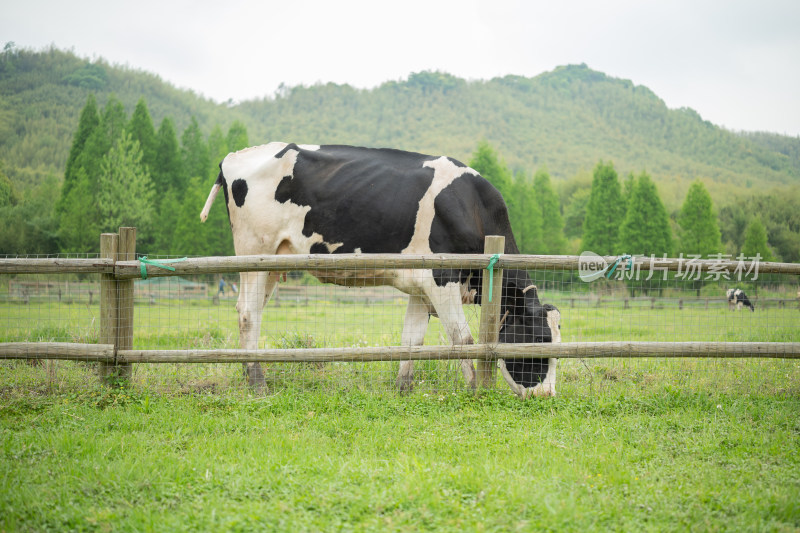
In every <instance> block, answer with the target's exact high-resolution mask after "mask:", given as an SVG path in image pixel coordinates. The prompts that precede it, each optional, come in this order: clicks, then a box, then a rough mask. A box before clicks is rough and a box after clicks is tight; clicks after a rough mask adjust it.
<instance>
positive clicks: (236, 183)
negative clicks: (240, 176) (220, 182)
mask: <svg viewBox="0 0 800 533" xmlns="http://www.w3.org/2000/svg"><path fill="white" fill-rule="evenodd" d="M231 193H232V194H233V201H234V202H236V207H242V206H243V205H244V199H245V198H246V197H247V182H246V181H245V180H233V183H232V184H231Z"/></svg>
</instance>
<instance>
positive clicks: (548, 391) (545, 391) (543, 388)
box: [525, 383, 556, 398]
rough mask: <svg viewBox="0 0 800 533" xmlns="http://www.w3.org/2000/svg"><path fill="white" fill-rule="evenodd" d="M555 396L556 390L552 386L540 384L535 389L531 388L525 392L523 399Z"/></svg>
mask: <svg viewBox="0 0 800 533" xmlns="http://www.w3.org/2000/svg"><path fill="white" fill-rule="evenodd" d="M555 395H556V388H555V387H554V386H553V385H544V384H543V383H540V384H538V385H536V386H535V387H531V388H529V389H526V390H525V397H526V398H532V397H534V396H535V397H537V398H550V397H553V396H555Z"/></svg>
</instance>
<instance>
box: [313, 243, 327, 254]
mask: <svg viewBox="0 0 800 533" xmlns="http://www.w3.org/2000/svg"><path fill="white" fill-rule="evenodd" d="M310 251H311V253H312V254H327V253H329V252H328V247H327V246H325V245H324V244H323V243H321V242H317V243H314V244H312V245H311V250H310Z"/></svg>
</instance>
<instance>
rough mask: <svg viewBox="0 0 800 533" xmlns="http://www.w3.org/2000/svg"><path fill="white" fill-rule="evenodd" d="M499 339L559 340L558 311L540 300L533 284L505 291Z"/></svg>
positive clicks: (513, 287)
mask: <svg viewBox="0 0 800 533" xmlns="http://www.w3.org/2000/svg"><path fill="white" fill-rule="evenodd" d="M504 292H505V294H504V298H503V306H502V307H503V309H502V311H501V312H502V313H503V316H504V318H503V320H502V323H501V325H500V339H499V340H500V342H525V343H530V342H561V327H560V321H561V313H559V311H558V308H557V307H556V306H554V305H552V304H544V305H542V303H541V302H540V301H539V295H538V291H537V289H536V286H535V285H529V286H527V287H524V288H521V289H520V288H519V287H517V286H516V285H511V286H509V287H508V289H507V290H506V291H504Z"/></svg>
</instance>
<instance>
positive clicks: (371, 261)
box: [0, 254, 800, 280]
mask: <svg viewBox="0 0 800 533" xmlns="http://www.w3.org/2000/svg"><path fill="white" fill-rule="evenodd" d="M603 259H604V260H605V261H606V262H607V263H609V264H613V263H614V262H615V261H616V259H617V257H616V256H608V257H604V258H603ZM579 261H580V257H579V256H574V255H515V254H508V255H501V256H500V260H499V262H498V263H497V265H496V268H503V269H527V270H578V268H579ZM688 261H689V260H688V259H686V258H684V259H683V260H680V259H676V258H671V259H658V260H657V261H656V263H655V264H654V265H651V263H650V261H649V259H647V258H645V259H642V258H636V264H637V268H639V269H640V270H642V271H648V270H650V269H651V267H652V266H654V269H657V270H659V271H662V270H667V271H673V272H674V271H678V270H686V269H687V265H688V264H689V262H688ZM156 262H157V260H156ZM487 264H488V256H486V255H483V254H434V255H411V254H408V255H406V254H402V255H401V254H333V255H329V254H317V255H315V254H310V255H251V256H249V255H242V256H231V257H193V258H189V259H186V260H184V261H181V262H177V263H169V266H170V267H172V268H174V269H175V270H174V271H171V270H167V269H163V268H159V267H157V266H153V265H149V266H147V276H148V277H162V276H188V275H196V274H225V273H235V272H248V271H249V272H255V271H272V272H283V271H289V270H332V269H341V270H358V269H365V270H368V269H372V270H374V269H382V268H392V269H429V268H455V269H479V268H483V267H485V266H486V265H487ZM692 265H695V266H696V265H702V271H703V272H704V273H708V272H709V270H708V269H709V267H712V266H713V268H714V269H716V270H717V271H720V270H722V271H726V272H729V273H733V272H735V271H736V269H737V268H738V269H739V270H740V271H743V272H748V271H750V270H751V269H753V270H754V268H753V265H752V264H751V263H750V262H744V263H741V264H740V263H739V262H738V261H731V260H721V261H717V260H713V259H712V260H709V259H705V260H695V261H693V262H692ZM73 273H100V274H115V276H116V278H117V279H120V280H124V279H136V278H141V275H142V274H141V265H140V263H139V262H138V261H117V262H116V263H115V262H114V260H112V259H102V258H94V259H61V258H46V259H0V274H73ZM758 273H759V274H799V275H800V263H772V262H760V263H759V264H758Z"/></svg>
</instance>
